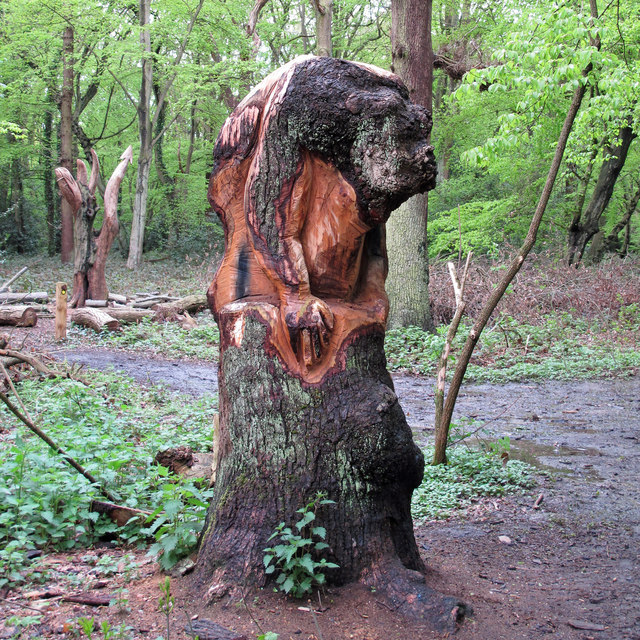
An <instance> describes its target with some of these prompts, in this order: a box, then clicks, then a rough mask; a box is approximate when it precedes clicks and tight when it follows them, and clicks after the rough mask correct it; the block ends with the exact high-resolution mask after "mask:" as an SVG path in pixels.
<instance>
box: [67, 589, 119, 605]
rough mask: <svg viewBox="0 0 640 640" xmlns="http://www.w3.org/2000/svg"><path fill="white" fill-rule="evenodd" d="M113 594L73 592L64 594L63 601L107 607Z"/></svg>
mask: <svg viewBox="0 0 640 640" xmlns="http://www.w3.org/2000/svg"><path fill="white" fill-rule="evenodd" d="M114 598H115V596H113V595H110V594H108V593H88V592H87V593H75V594H72V595H68V596H64V598H62V600H63V602H74V603H75V604H86V605H88V606H90V607H108V606H109V605H110V604H111V601H112V600H113V599H114Z"/></svg>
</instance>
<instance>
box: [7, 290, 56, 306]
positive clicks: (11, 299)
mask: <svg viewBox="0 0 640 640" xmlns="http://www.w3.org/2000/svg"><path fill="white" fill-rule="evenodd" d="M31 302H49V294H48V293H47V292H46V291H30V292H29V291H24V292H20V291H18V292H13V293H7V292H6V291H5V292H4V293H0V304H29V303H31Z"/></svg>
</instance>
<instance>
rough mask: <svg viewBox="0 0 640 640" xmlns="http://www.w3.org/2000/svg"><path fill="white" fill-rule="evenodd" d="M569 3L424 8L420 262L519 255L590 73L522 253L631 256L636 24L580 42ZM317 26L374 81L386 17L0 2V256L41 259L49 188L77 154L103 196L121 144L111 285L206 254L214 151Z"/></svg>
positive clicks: (385, 54)
mask: <svg viewBox="0 0 640 640" xmlns="http://www.w3.org/2000/svg"><path fill="white" fill-rule="evenodd" d="M583 4H584V3H581V2H563V3H547V2H514V1H511V0H505V1H503V2H485V3H483V2H480V3H477V2H470V1H469V0H459V1H458V2H452V1H450V0H438V1H436V2H434V3H433V17H432V38H433V51H434V65H433V66H434V78H433V112H434V123H435V124H434V129H433V135H432V141H433V144H434V145H435V149H436V157H437V159H438V163H439V182H438V186H437V188H436V190H435V191H434V192H432V194H430V196H429V238H430V240H429V256H430V257H431V258H436V257H441V258H445V257H446V258H449V257H451V256H456V257H457V256H458V255H459V254H466V253H467V252H468V251H469V250H473V251H474V253H475V255H476V256H482V255H486V256H489V257H497V256H498V255H500V254H501V253H503V252H505V251H509V249H510V247H512V246H518V245H519V244H520V243H521V241H522V239H523V238H524V236H525V234H526V231H527V228H528V225H529V221H530V219H531V212H532V211H533V209H534V207H535V203H536V200H537V197H538V194H539V193H540V190H541V187H542V184H543V183H544V180H545V177H546V173H547V169H548V166H549V162H550V158H551V156H552V154H553V150H554V146H555V144H556V141H557V139H558V134H559V131H560V129H561V127H562V123H563V119H564V117H565V114H566V112H567V108H568V104H569V102H570V100H571V95H572V92H573V90H574V88H575V87H576V86H577V85H578V84H579V83H581V82H582V83H585V82H587V80H586V78H585V77H584V76H583V75H582V70H583V69H584V68H585V66H586V65H587V64H589V63H592V64H593V67H594V68H593V72H592V73H591V74H590V77H589V86H588V89H587V93H586V96H585V100H584V101H583V106H582V108H581V110H580V113H579V114H578V118H577V120H576V123H575V125H574V129H573V132H572V134H571V137H570V139H569V145H568V149H567V152H566V154H565V156H564V161H563V165H562V168H561V173H560V177H559V180H558V181H557V183H556V188H555V190H554V192H553V196H552V198H551V201H550V203H549V207H548V210H547V214H546V216H545V220H544V222H543V225H542V228H541V230H540V233H539V240H538V245H537V249H536V250H537V251H538V252H541V251H548V252H549V253H550V254H551V255H552V256H554V257H555V258H557V259H563V260H564V259H568V261H569V262H574V263H575V262H579V261H580V260H582V259H584V260H589V261H598V260H600V259H601V258H602V257H603V255H605V254H607V253H609V254H610V253H617V254H619V255H623V256H624V255H626V254H628V253H629V252H634V253H635V252H637V251H638V246H639V243H640V230H639V229H638V225H637V223H636V220H637V213H636V206H637V204H638V201H639V200H640V175H639V173H638V166H639V163H640V154H639V153H638V149H637V145H636V144H634V139H635V137H636V132H637V131H638V124H639V123H638V119H639V113H640V112H639V109H638V95H639V94H640V80H639V79H640V73H639V71H640V69H639V61H640V54H639V43H640V7H639V6H638V5H637V4H636V3H634V2H631V1H625V0H613V1H612V2H609V3H608V4H606V5H605V3H602V6H601V7H600V16H599V18H598V20H597V21H596V22H595V23H593V22H592V21H591V20H590V18H589V7H588V6H585V7H583V6H582V5H583ZM325 8H328V9H329V10H330V14H329V15H330V16H331V21H330V23H331V24H330V27H331V31H330V34H331V37H330V41H329V42H330V45H331V48H332V51H331V53H332V54H333V55H334V56H336V57H343V58H347V59H351V60H358V61H362V62H367V63H372V64H375V65H378V66H381V67H384V68H389V67H390V66H391V43H390V30H391V2H390V1H388V0H374V1H372V2H358V1H357V0H333V3H329V2H308V1H306V0H270V1H265V0H257V2H254V1H253V0H186V1H181V0H153V2H152V3H151V2H150V0H141V2H140V3H137V2H136V3H132V2H127V1H125V0H114V1H108V2H96V1H94V0H85V2H83V3H82V4H80V3H78V2H75V1H74V0H49V1H47V2H41V1H40V0H38V1H37V2H36V1H35V0H21V1H20V2H17V1H10V2H5V3H3V4H2V7H1V8H0V11H1V13H2V16H1V19H0V20H1V22H0V29H1V32H0V39H1V53H0V60H1V61H2V63H1V65H0V127H1V130H2V133H1V135H0V167H2V171H1V172H0V251H1V252H4V253H11V252H13V253H15V252H19V253H22V252H24V253H27V252H45V251H46V252H48V253H49V254H50V255H54V254H56V253H57V252H59V251H60V250H61V237H60V217H61V212H60V198H59V195H58V192H57V188H56V184H55V176H54V173H53V169H54V168H55V167H56V166H59V165H65V164H66V165H67V166H74V165H75V158H76V157H79V158H83V159H85V160H89V161H90V149H91V148H93V149H95V150H96V152H97V154H98V156H99V157H100V159H101V165H102V166H101V175H102V176H104V177H107V176H109V175H111V172H112V171H113V169H114V167H115V166H116V164H117V162H118V159H119V157H120V154H121V153H122V151H123V150H124V149H125V148H126V147H127V146H128V145H129V144H133V147H134V165H135V166H136V169H137V171H136V170H133V168H132V169H129V171H128V172H127V173H126V175H125V178H124V180H123V183H122V188H121V192H120V202H119V215H120V220H121V227H120V234H119V237H118V240H117V242H116V246H119V248H120V250H121V252H122V253H123V256H128V263H129V266H130V267H132V268H135V267H136V266H138V265H139V264H140V262H141V260H142V253H141V251H142V249H143V250H144V253H145V254H146V255H147V256H152V255H155V256H158V255H164V254H166V253H171V254H174V255H176V256H184V255H185V254H187V253H188V254H192V255H193V254H194V253H198V252H204V251H208V250H209V249H210V248H211V247H216V246H218V247H219V244H220V239H221V237H222V230H221V228H220V226H219V224H218V222H217V220H216V218H215V216H214V215H213V214H212V213H211V211H210V208H209V205H208V203H207V200H206V187H207V174H208V172H209V171H210V170H211V164H212V149H213V144H214V141H215V138H216V135H217V132H218V130H219V128H220V126H221V125H222V123H223V122H224V120H225V118H226V117H227V116H228V114H229V113H230V111H231V110H232V109H233V108H234V107H235V106H236V104H237V103H238V102H239V100H241V99H242V97H244V95H246V93H247V92H248V91H249V90H250V88H251V87H252V86H254V85H255V84H256V83H257V82H259V81H260V79H262V78H263V77H264V76H265V75H266V74H267V73H268V72H270V71H271V70H273V69H275V68H277V67H278V66H280V65H282V64H284V63H286V62H287V61H289V60H291V59H292V58H293V57H295V56H296V55H300V54H305V53H314V52H316V51H318V49H319V48H321V46H323V42H322V33H321V30H322V29H323V28H324V29H325V32H326V24H325V26H324V27H323V16H324V22H325V23H326V12H325V13H324V14H323V13H322V10H323V9H325ZM145 10H148V11H149V13H148V16H147V15H146V14H145ZM317 34H320V37H319V38H317V37H316V35H317ZM594 36H597V37H599V38H600V40H601V47H600V50H599V51H598V50H597V49H596V48H594V47H593V46H591V40H590V39H591V38H592V37H594ZM324 46H325V47H326V42H325V44H324ZM69 127H70V131H71V132H72V135H71V136H69V135H68V132H69ZM145 131H146V135H141V134H143V133H144V132H145ZM141 139H142V140H143V142H142V143H141V142H140V140H141ZM65 145H67V146H65ZM105 181H106V180H102V179H101V180H100V181H99V184H98V189H99V191H102V190H103V189H104V182H105ZM98 225H99V222H98V223H97V225H96V226H98ZM132 225H133V235H134V236H135V237H134V239H133V241H132V238H131V236H132ZM141 230H143V231H144V236H143V237H144V241H143V244H142V235H141ZM63 244H64V243H63ZM136 245H139V246H137V247H136ZM62 249H63V256H64V250H65V247H64V246H62ZM0 255H1V254H0Z"/></svg>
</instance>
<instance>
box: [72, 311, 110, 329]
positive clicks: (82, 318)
mask: <svg viewBox="0 0 640 640" xmlns="http://www.w3.org/2000/svg"><path fill="white" fill-rule="evenodd" d="M71 322H75V323H76V324H79V325H82V326H83V327H89V328H90V329H95V330H96V331H101V330H102V329H108V330H109V331H120V323H119V322H118V320H116V319H115V318H114V317H112V316H110V315H109V314H108V313H106V312H105V311H102V310H101V309H92V308H89V307H81V308H80V309H74V310H73V311H72V312H71Z"/></svg>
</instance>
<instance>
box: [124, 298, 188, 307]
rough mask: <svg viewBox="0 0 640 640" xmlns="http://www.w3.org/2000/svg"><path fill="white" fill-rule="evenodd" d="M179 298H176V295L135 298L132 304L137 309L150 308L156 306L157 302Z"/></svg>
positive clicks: (172, 300) (173, 300)
mask: <svg viewBox="0 0 640 640" xmlns="http://www.w3.org/2000/svg"><path fill="white" fill-rule="evenodd" d="M177 300H179V298H176V297H175V296H151V297H149V298H142V299H140V300H135V301H134V302H133V304H132V306H133V307H135V308H136V309H150V308H151V307H155V306H156V305H157V304H163V303H165V302H175V301H177Z"/></svg>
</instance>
